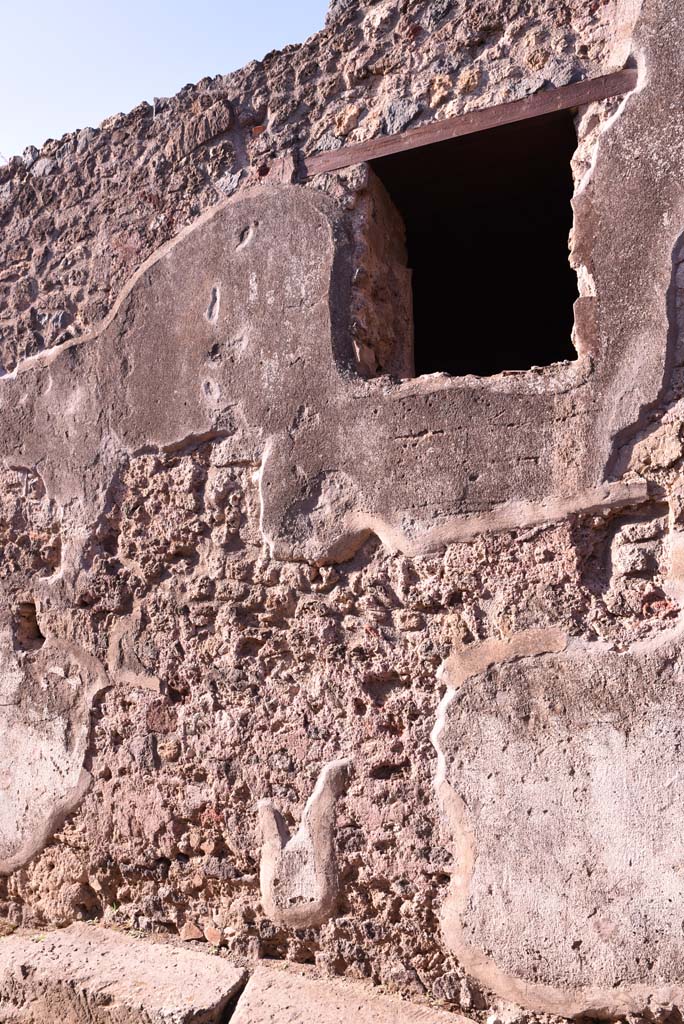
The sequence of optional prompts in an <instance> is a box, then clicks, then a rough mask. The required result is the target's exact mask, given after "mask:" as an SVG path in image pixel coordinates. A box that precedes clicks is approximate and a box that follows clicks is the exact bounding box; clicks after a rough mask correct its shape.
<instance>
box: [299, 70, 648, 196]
mask: <svg viewBox="0 0 684 1024" xmlns="http://www.w3.org/2000/svg"><path fill="white" fill-rule="evenodd" d="M636 83H637V71H636V69H635V68H624V69H623V70H622V71H615V72H613V73H612V74H610V75H601V76H600V78H590V79H588V80H587V81H584V82H573V84H572V85H561V86H559V87H558V88H556V89H546V90H544V91H543V92H537V93H535V94H534V95H533V96H526V97H525V98H524V99H522V100H513V101H512V102H511V103H499V104H497V105H496V106H494V107H484V108H483V109H482V110H472V111H470V112H469V113H467V114H460V115H458V116H456V117H447V118H444V120H442V121H432V122H431V123H430V124H425V125H421V127H420V128H413V129H409V130H408V131H405V132H398V133H397V134H396V135H383V136H381V137H379V138H375V139H369V140H368V142H357V143H354V144H353V145H351V146H343V147H342V148H341V149H334V150H330V151H328V152H325V153H315V154H314V155H313V156H307V157H304V158H302V171H303V175H304V177H306V178H311V177H313V175H314V174H327V173H329V172H330V171H339V170H342V169H343V168H344V167H351V166H353V165H354V164H360V163H364V162H365V161H367V160H378V159H379V158H380V157H383V156H391V155H392V154H393V153H403V152H405V151H406V150H409V149H417V148H418V147H419V146H430V145H432V144H433V143H435V142H446V141H447V139H456V138H458V137H459V136H461V135H472V134H473V133H475V132H481V131H485V130H486V129H487V128H498V127H499V126H500V125H504V124H513V123H514V122H515V121H526V120H527V119H528V118H531V117H541V116H543V115H544V114H553V113H558V112H559V111H561V110H572V109H573V108H574V107H581V106H584V105H585V104H587V103H594V102H595V101H596V100H607V99H610V98H612V97H613V96H622V95H624V94H625V93H628V92H631V91H632V89H634V87H635V86H636Z"/></svg>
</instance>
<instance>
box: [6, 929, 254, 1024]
mask: <svg viewBox="0 0 684 1024" xmlns="http://www.w3.org/2000/svg"><path fill="white" fill-rule="evenodd" d="M245 978H246V972H245V971H243V970H241V969H240V968H237V967H233V966H232V965H231V964H228V963H227V962H226V961H225V960H224V959H222V958H221V957H212V956H208V955H206V954H203V953H197V952H194V951H191V950H188V949H187V948H184V947H181V946H176V945H172V944H171V943H167V942H164V943H158V942H154V941H149V940H143V939H136V938H132V937H131V936H128V935H122V934H120V933H119V932H114V931H107V930H105V929H103V928H98V927H94V926H89V925H72V926H71V927H69V928H66V929H64V930H63V931H56V932H48V933H46V934H45V935H42V936H41V935H34V936H27V935H17V934H15V935H9V936H6V937H4V938H0V1024H56V1022H57V1021H59V1024H85V1022H86V1021H87V1022H88V1024H218V1022H219V1021H220V1020H221V1019H222V1013H223V1011H224V1009H225V1008H226V1006H227V1004H228V1002H229V1001H230V999H231V997H232V996H234V995H235V994H236V993H237V992H238V991H239V989H240V987H241V986H242V985H243V984H244V980H245Z"/></svg>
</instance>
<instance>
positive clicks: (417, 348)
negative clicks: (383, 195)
mask: <svg viewBox="0 0 684 1024" xmlns="http://www.w3.org/2000/svg"><path fill="white" fill-rule="evenodd" d="M576 146H577V137H576V133H575V127H574V121H573V116H572V112H571V111H569V110H564V111H561V112H559V113H553V114H547V115H544V116H542V117H536V118H532V119H530V120H525V121H521V122H517V123H513V124H506V125H502V126H500V127H496V128H491V129H488V130H486V131H481V132H477V133H476V134H472V135H467V136H463V137H459V138H453V139H449V140H447V141H444V142H438V143H434V144H432V145H427V146H422V147H420V148H416V149H410V150H407V151H405V152H402V153H395V154H392V155H391V156H385V157H382V158H379V159H375V160H371V166H372V168H373V170H374V171H375V173H376V174H377V175H378V176H379V178H380V179H381V181H382V182H383V184H384V186H385V188H386V189H387V191H388V192H389V194H390V196H391V198H392V200H393V202H394V204H395V206H396V207H397V209H398V210H399V212H400V213H401V215H402V216H403V218H404V223H405V226H406V241H407V249H408V263H409V267H410V268H411V269H412V272H413V307H414V354H415V367H416V374H417V375H420V374H426V373H435V372H438V371H442V372H446V373H449V374H453V375H456V376H463V375H464V374H468V373H472V374H477V375H478V376H491V375H492V374H496V373H500V372H501V371H502V370H526V369H529V368H530V367H532V366H547V365H550V364H551V363H555V362H560V361H563V360H568V359H574V358H576V355H577V353H576V351H575V349H574V346H573V345H572V341H571V333H572V326H573V304H574V301H575V299H576V298H577V295H578V292H577V278H576V275H575V273H574V271H573V270H572V268H571V267H570V264H569V259H568V236H569V233H570V229H571V227H572V207H571V204H570V200H571V198H572V194H573V181H572V173H571V168H570V160H571V158H572V155H573V153H574V151H575V149H576Z"/></svg>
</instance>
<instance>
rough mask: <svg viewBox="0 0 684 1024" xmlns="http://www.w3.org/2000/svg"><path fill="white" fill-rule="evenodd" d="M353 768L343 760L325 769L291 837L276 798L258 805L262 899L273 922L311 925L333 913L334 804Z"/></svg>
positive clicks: (335, 893)
mask: <svg viewBox="0 0 684 1024" xmlns="http://www.w3.org/2000/svg"><path fill="white" fill-rule="evenodd" d="M350 767H351V762H350V761H349V759H347V758H345V759H341V760H339V761H332V762H331V763H330V764H327V765H326V766H325V767H324V768H323V770H322V771H321V774H320V776H319V778H318V782H317V783H316V786H315V789H314V791H313V793H312V794H311V796H310V797H309V800H308V801H307V804H306V807H305V808H304V813H303V814H302V820H301V823H300V826H299V829H298V830H297V832H296V834H295V835H294V836H292V837H290V835H289V832H288V830H287V826H286V824H285V822H284V820H283V818H282V816H281V815H280V813H279V812H278V811H277V810H276V808H275V807H274V805H273V802H272V801H271V800H262V801H261V803H260V804H259V820H260V823H261V834H262V839H263V845H262V848H261V868H260V882H261V898H262V901H263V904H264V909H265V910H266V913H267V914H268V916H269V918H270V919H271V920H272V921H276V922H278V923H281V924H286V925H288V926H289V927H291V928H312V927H315V926H317V925H320V924H322V923H323V922H324V921H326V920H327V919H328V918H329V917H330V916H331V915H332V914H333V912H334V910H335V903H336V900H337V893H338V880H337V859H336V856H335V805H336V803H337V800H338V798H339V797H340V796H341V795H342V793H343V792H344V790H345V788H346V786H347V784H348V781H349V772H350Z"/></svg>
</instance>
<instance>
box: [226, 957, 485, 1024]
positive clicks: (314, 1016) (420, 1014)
mask: <svg viewBox="0 0 684 1024" xmlns="http://www.w3.org/2000/svg"><path fill="white" fill-rule="evenodd" d="M230 1020H231V1024H276V1022H277V1024H340V1022H341V1021H349V1022H350V1024H351V1022H353V1024H469V1022H468V1018H466V1017H462V1016H460V1015H459V1014H456V1013H447V1012H446V1011H445V1010H437V1009H432V1008H431V1007H428V1006H412V1005H411V1004H410V1003H406V1002H404V1001H403V1000H401V999H395V998H391V997H388V996H381V995H376V994H375V993H374V992H373V991H372V990H371V989H369V988H367V987H366V986H365V985H362V984H359V983H358V982H350V981H335V980H331V981H328V980H327V979H326V980H321V979H318V978H313V977H307V974H306V973H305V972H304V971H302V970H298V969H297V968H289V969H285V970H280V969H278V968H270V967H259V968H258V969H257V970H256V971H255V972H254V974H253V975H252V977H251V979H250V981H249V983H248V985H247V987H246V989H245V991H244V993H243V994H242V996H241V997H240V1000H239V1002H238V1004H237V1008H236V1010H235V1013H234V1014H233V1016H232V1017H231V1018H230Z"/></svg>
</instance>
